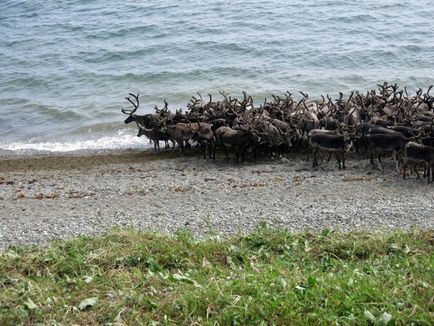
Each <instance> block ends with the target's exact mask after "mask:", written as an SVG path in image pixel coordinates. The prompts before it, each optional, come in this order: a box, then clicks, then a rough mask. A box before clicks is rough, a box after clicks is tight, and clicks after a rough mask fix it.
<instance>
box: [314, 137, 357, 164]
mask: <svg viewBox="0 0 434 326" xmlns="http://www.w3.org/2000/svg"><path fill="white" fill-rule="evenodd" d="M309 144H310V146H311V147H312V155H313V167H317V166H319V164H318V159H317V154H318V153H319V151H320V150H323V151H326V152H329V153H334V154H335V156H336V160H337V161H338V165H339V170H340V169H342V168H343V169H345V168H346V167H345V153H346V152H348V151H349V150H350V149H351V148H352V146H353V143H352V142H351V140H350V139H349V137H348V136H344V135H337V134H336V135H333V134H331V133H328V132H313V133H310V134H309ZM341 162H342V166H341Z"/></svg>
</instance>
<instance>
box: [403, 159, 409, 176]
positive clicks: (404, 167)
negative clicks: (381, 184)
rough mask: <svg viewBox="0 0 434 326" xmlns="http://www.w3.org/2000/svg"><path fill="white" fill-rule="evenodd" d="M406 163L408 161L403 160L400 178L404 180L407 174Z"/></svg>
mask: <svg viewBox="0 0 434 326" xmlns="http://www.w3.org/2000/svg"><path fill="white" fill-rule="evenodd" d="M407 163H408V161H407V162H406V161H404V163H403V165H402V173H403V174H402V178H403V179H404V180H405V178H406V177H407V175H406V170H407Z"/></svg>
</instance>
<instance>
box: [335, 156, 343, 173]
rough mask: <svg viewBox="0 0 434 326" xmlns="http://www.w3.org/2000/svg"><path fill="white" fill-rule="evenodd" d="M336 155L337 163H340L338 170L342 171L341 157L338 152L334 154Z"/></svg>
mask: <svg viewBox="0 0 434 326" xmlns="http://www.w3.org/2000/svg"><path fill="white" fill-rule="evenodd" d="M334 153H335V157H336V161H338V169H339V170H342V167H341V157H340V155H339V153H338V152H334Z"/></svg>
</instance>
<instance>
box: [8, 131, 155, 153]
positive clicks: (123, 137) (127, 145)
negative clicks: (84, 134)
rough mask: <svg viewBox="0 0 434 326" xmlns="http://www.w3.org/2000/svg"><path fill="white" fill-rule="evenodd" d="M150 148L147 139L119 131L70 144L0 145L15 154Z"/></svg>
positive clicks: (19, 143) (32, 143) (27, 143)
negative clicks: (111, 134)
mask: <svg viewBox="0 0 434 326" xmlns="http://www.w3.org/2000/svg"><path fill="white" fill-rule="evenodd" d="M146 147H150V145H149V141H148V139H147V138H145V137H140V138H139V137H137V136H136V135H135V134H133V135H132V134H127V133H125V131H119V132H118V134H117V135H113V136H103V137H100V138H95V139H90V140H74V141H70V142H13V143H0V150H5V151H13V152H28V151H30V152H32V151H41V152H61V153H63V152H74V151H83V150H105V149H134V148H146Z"/></svg>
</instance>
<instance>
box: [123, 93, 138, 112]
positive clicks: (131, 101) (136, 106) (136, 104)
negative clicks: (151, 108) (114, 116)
mask: <svg viewBox="0 0 434 326" xmlns="http://www.w3.org/2000/svg"><path fill="white" fill-rule="evenodd" d="M129 95H130V96H132V97H134V99H135V100H136V102H137V103H134V102H133V100H132V99H131V98H130V97H129V96H127V97H125V99H126V100H128V102H130V103H131V104H132V105H133V106H134V109H132V110H127V109H121V111H122V113H124V114H128V115H131V114H133V113H134V112H136V111H137V109H138V108H139V93H137V95H134V94H133V93H129Z"/></svg>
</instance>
